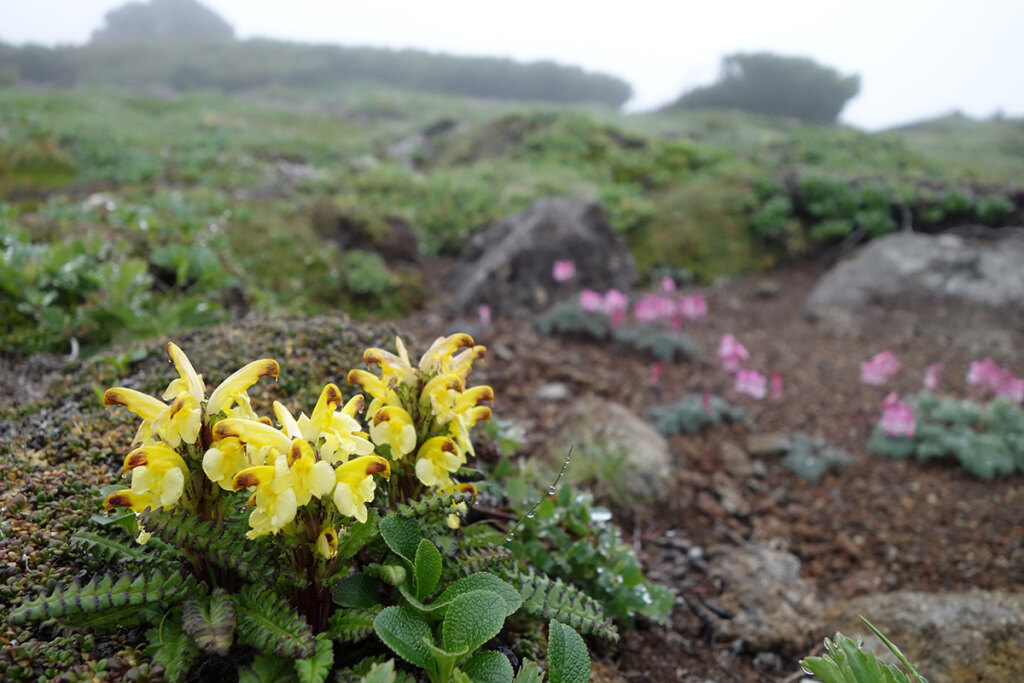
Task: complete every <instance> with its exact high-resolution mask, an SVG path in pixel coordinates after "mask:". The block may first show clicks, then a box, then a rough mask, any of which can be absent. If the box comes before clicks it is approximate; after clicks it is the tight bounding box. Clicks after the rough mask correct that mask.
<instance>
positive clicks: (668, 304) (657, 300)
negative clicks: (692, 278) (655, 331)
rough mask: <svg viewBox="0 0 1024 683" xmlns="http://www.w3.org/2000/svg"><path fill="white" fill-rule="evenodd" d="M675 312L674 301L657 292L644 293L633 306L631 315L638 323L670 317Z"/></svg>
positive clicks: (652, 321)
mask: <svg viewBox="0 0 1024 683" xmlns="http://www.w3.org/2000/svg"><path fill="white" fill-rule="evenodd" d="M675 313H676V303H675V302H674V301H672V299H669V298H667V297H663V296H658V295H657V294H645V295H644V296H643V297H641V298H640V300H639V301H637V302H636V305H635V306H634V307H633V315H634V317H636V320H637V322H640V323H654V322H657V321H659V320H664V319H666V318H671V317H672V316H673V315H675Z"/></svg>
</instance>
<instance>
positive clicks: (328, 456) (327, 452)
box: [274, 384, 373, 465]
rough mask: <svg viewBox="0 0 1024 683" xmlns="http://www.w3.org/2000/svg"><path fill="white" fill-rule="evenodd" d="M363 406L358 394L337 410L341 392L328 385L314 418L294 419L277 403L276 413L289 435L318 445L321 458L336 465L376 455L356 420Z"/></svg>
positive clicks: (321, 394)
mask: <svg viewBox="0 0 1024 683" xmlns="http://www.w3.org/2000/svg"><path fill="white" fill-rule="evenodd" d="M364 403H365V399H364V398H363V397H362V396H361V395H357V396H354V397H353V398H352V399H350V400H349V402H348V403H346V404H345V406H344V407H343V408H341V410H337V407H338V406H340V405H341V391H339V390H338V387H336V386H335V385H333V384H328V385H327V386H326V387H324V390H323V391H322V392H321V393H320V399H319V400H318V401H317V403H316V407H315V408H313V415H312V416H311V417H308V416H306V414H305V413H303V414H302V415H300V416H299V419H298V420H294V419H292V416H291V413H290V412H288V409H287V408H285V407H284V406H283V405H281V404H279V403H276V402H275V403H274V412H275V414H276V415H277V418H278V420H279V421H280V422H281V424H282V426H283V427H285V430H286V431H288V433H289V435H292V436H301V437H302V438H304V439H305V440H306V441H308V442H309V443H311V444H319V448H318V453H319V454H320V457H321V458H322V459H323V460H326V461H327V462H328V463H330V464H332V465H334V464H336V463H338V462H345V461H346V460H348V458H349V456H351V455H369V454H370V453H373V444H372V443H370V441H369V440H368V439H367V438H366V435H365V434H364V433H363V432H362V427H360V425H359V422H358V421H357V420H356V418H355V416H356V414H358V413H359V411H360V410H362V409H363V404H364ZM292 430H295V432H296V433H293V431H292ZM321 439H323V443H322V444H320V440H321Z"/></svg>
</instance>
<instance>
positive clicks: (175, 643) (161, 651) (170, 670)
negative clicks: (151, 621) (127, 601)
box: [146, 619, 199, 683]
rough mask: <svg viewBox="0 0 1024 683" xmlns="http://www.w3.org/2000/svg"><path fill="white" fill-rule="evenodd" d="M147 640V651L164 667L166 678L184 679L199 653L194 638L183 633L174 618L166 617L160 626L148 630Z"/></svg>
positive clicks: (176, 681) (154, 661) (173, 679)
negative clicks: (193, 641) (193, 642)
mask: <svg viewBox="0 0 1024 683" xmlns="http://www.w3.org/2000/svg"><path fill="white" fill-rule="evenodd" d="M146 640H147V641H148V642H149V646H148V647H147V648H146V652H147V653H148V654H149V655H150V657H152V660H153V663H154V664H159V665H160V666H162V667H164V678H166V679H167V680H168V681H169V682H170V683H180V682H181V681H184V680H185V675H186V674H187V673H188V669H189V667H190V666H191V665H192V661H193V660H194V659H195V658H196V656H198V654H199V650H197V649H196V647H195V645H193V644H192V639H191V638H189V637H188V635H186V634H185V633H182V631H181V629H179V628H178V625H177V624H176V623H175V622H174V620H173V619H165V620H164V621H162V622H161V624H160V626H154V627H153V628H151V629H149V630H148V631H146Z"/></svg>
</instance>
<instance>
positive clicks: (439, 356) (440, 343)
mask: <svg viewBox="0 0 1024 683" xmlns="http://www.w3.org/2000/svg"><path fill="white" fill-rule="evenodd" d="M472 348H473V338H472V337H470V336H469V335H468V334H465V333H464V332H460V333H458V334H453V335H450V336H448V337H438V338H437V339H435V340H434V343H433V344H431V345H430V348H428V349H427V350H426V351H425V352H424V353H423V356H422V357H421V358H420V371H421V372H423V373H425V374H428V375H433V374H435V373H444V372H451V369H452V355H453V354H454V353H455V352H456V351H458V350H459V349H472Z"/></svg>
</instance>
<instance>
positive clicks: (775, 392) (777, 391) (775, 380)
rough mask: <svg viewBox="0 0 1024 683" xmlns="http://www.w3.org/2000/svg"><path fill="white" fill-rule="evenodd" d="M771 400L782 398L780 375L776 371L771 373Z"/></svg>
mask: <svg viewBox="0 0 1024 683" xmlns="http://www.w3.org/2000/svg"><path fill="white" fill-rule="evenodd" d="M772 400H773V401H780V400H782V375H780V374H779V373H777V372H773V373H772Z"/></svg>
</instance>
